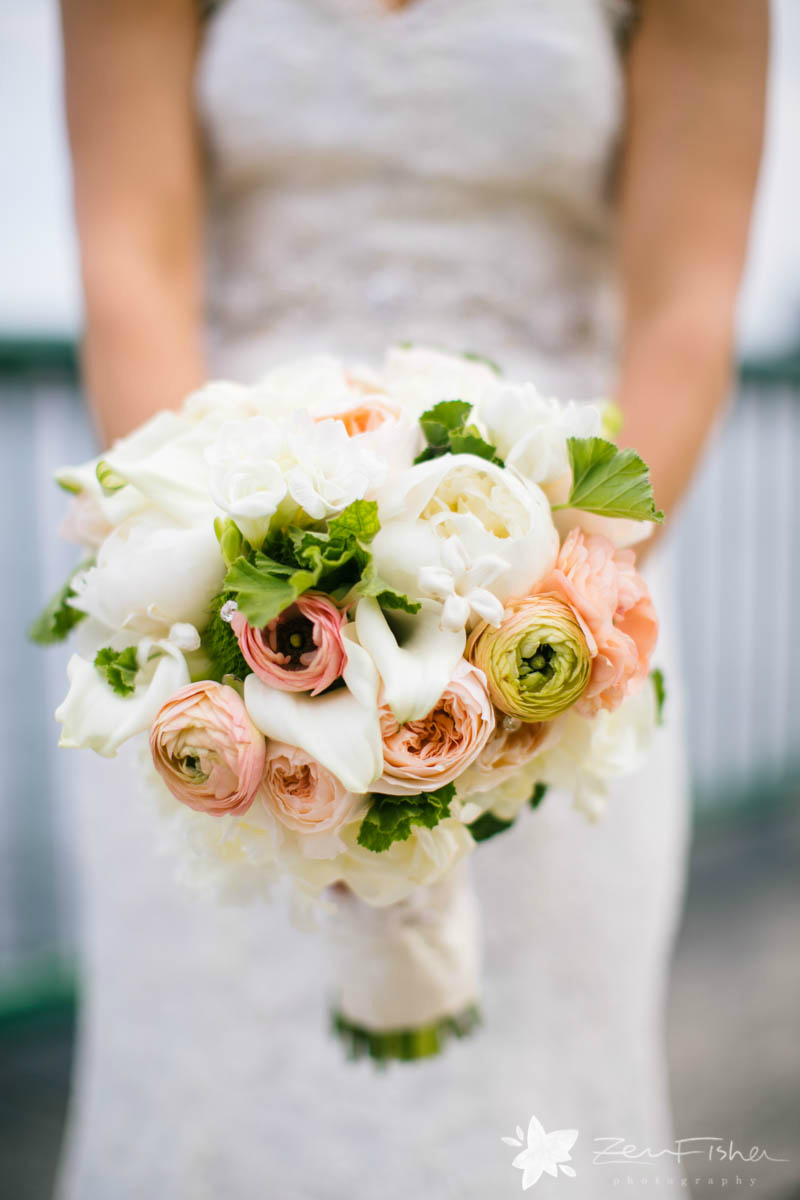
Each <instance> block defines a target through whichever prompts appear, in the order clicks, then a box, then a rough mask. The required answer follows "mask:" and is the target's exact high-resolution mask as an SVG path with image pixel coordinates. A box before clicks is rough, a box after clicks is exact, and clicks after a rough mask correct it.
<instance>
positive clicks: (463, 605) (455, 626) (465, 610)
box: [439, 594, 502, 633]
mask: <svg viewBox="0 0 800 1200" xmlns="http://www.w3.org/2000/svg"><path fill="white" fill-rule="evenodd" d="M497 603H498V604H499V603H500V601H499V600H498V602H497ZM469 607H470V606H469V601H468V600H465V599H464V597H463V596H457V595H455V594H453V595H452V596H448V597H447V599H446V600H445V602H444V608H443V609H442V616H441V620H440V622H439V628H440V629H447V630H450V632H451V633H458V631H459V630H460V629H463V628H464V626H465V625H466V623H467V621H468V620H469ZM501 608H502V605H501Z"/></svg>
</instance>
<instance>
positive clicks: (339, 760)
mask: <svg viewBox="0 0 800 1200" xmlns="http://www.w3.org/2000/svg"><path fill="white" fill-rule="evenodd" d="M342 633H343V636H344V637H345V640H346V642H347V664H346V666H345V668H344V671H343V678H344V681H345V683H346V685H347V686H346V687H345V688H339V689H337V690H335V691H333V692H328V693H326V694H325V695H322V696H315V697H314V698H313V699H312V697H310V696H307V695H302V694H299V693H297V692H281V691H278V689H277V688H273V687H270V686H269V685H268V684H266V683H264V681H263V680H261V679H259V678H258V676H257V675H248V676H247V679H246V680H245V683H244V702H245V707H246V708H247V711H248V713H249V715H250V720H251V721H252V722H253V724H254V725H255V727H256V729H260V730H261V732H262V733H263V734H265V736H266V737H269V738H273V739H274V740H275V741H278V742H286V743H288V745H290V746H299V747H300V749H302V750H305V751H307V753H308V754H311V755H313V757H314V758H316V760H317V762H320V763H322V765H323V767H327V769H328V770H329V771H331V772H332V773H333V774H334V775H335V776H336V778H337V779H338V780H339V781H340V782H341V784H342V785H343V786H344V787H345V788H347V790H348V791H349V792H367V791H369V789H370V786H371V785H372V784H373V783H374V782H375V780H376V779H378V778H380V775H381V774H382V772H383V742H382V739H381V727H380V721H379V719H378V686H379V680H378V673H377V671H376V670H375V666H374V664H373V662H372V659H371V657H370V655H369V654H367V652H366V651H365V650H364V649H363V648H362V647H361V646H360V645H359V644H358V642H357V641H356V640H355V638H354V636H353V630H352V628H351V627H349V626H345V627H344V629H343V631H342Z"/></svg>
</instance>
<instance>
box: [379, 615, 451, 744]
mask: <svg viewBox="0 0 800 1200" xmlns="http://www.w3.org/2000/svg"><path fill="white" fill-rule="evenodd" d="M440 620H441V609H440V607H439V605H438V604H436V603H434V602H433V601H423V602H422V608H421V609H420V611H419V612H418V613H415V614H414V615H413V616H412V615H410V614H408V613H398V614H396V615H395V614H394V613H393V614H392V622H393V627H392V626H390V625H389V623H388V621H387V619H386V616H385V614H384V612H383V610H382V609H381V607H380V605H379V604H378V602H377V601H376V600H373V599H372V598H371V597H364V598H363V599H362V600H359V602H358V606H357V608H356V629H357V630H358V640H359V641H360V643H361V645H362V646H363V647H364V649H365V650H367V651H368V652H369V654H370V656H371V657H372V661H373V662H374V663H375V665H376V667H377V668H378V673H379V674H380V677H381V681H382V682H383V692H384V697H385V700H386V703H387V704H388V705H389V707H390V708H391V710H392V712H393V713H394V715H395V717H396V718H397V720H398V721H400V722H401V723H404V722H405V721H413V720H417V719H418V718H420V717H424V716H426V715H427V714H428V713H429V712H430V711H431V709H432V708H433V706H434V705H435V704H436V702H437V701H438V700H439V698H440V696H441V695H442V692H443V691H444V689H445V688H446V687H447V685H448V683H449V682H450V679H451V678H452V675H453V671H454V670H455V668H456V665H457V663H458V662H459V660H460V659H461V656H462V654H463V653H464V645H465V643H466V635H465V633H464V630H463V628H462V629H461V630H460V631H459V632H452V631H449V630H442V629H440V627H439V622H440ZM395 631H396V632H395ZM398 637H399V639H400V640H399V642H398Z"/></svg>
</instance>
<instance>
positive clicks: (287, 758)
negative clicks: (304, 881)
mask: <svg viewBox="0 0 800 1200" xmlns="http://www.w3.org/2000/svg"><path fill="white" fill-rule="evenodd" d="M262 799H263V803H264V805H265V806H266V808H267V809H268V811H269V812H271V813H272V814H273V815H274V816H275V817H277V819H278V820H279V821H280V822H281V824H282V825H285V826H286V827H287V828H288V829H292V830H294V832H295V833H302V834H306V835H308V836H309V838H310V839H311V840H310V841H308V842H306V843H304V849H306V850H307V852H308V854H309V857H312V858H316V857H320V858H330V857H333V856H334V855H335V854H336V853H337V852H338V850H339V849H341V845H340V843H339V842H338V839H336V838H333V837H331V836H326V837H323V835H332V834H335V833H336V832H337V831H338V830H339V829H341V827H342V826H343V825H344V824H345V822H346V821H348V820H350V819H351V818H352V816H353V813H354V811H355V810H356V808H357V807H358V804H359V803H360V797H359V796H357V795H355V794H354V793H353V792H348V791H347V789H346V788H344V787H343V786H342V784H341V783H340V782H339V780H338V779H337V778H336V776H335V775H334V774H332V772H331V771H328V770H326V769H325V767H323V766H322V765H321V764H320V763H318V762H317V760H316V759H315V758H313V757H312V756H311V755H310V754H308V753H307V752H306V751H305V750H301V749H299V748H298V747H297V746H289V745H287V744H286V743H285V742H270V743H269V744H268V746H267V760H266V769H265V774H264V789H263V792H262Z"/></svg>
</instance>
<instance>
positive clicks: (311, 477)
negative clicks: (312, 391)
mask: <svg viewBox="0 0 800 1200" xmlns="http://www.w3.org/2000/svg"><path fill="white" fill-rule="evenodd" d="M286 442H287V447H288V452H289V458H290V460H292V461H293V465H292V466H291V467H290V468H289V469H288V471H287V473H286V482H287V485H288V489H289V493H290V495H291V497H292V499H293V500H294V501H295V502H296V503H297V504H299V505H300V507H301V508H302V509H303V511H304V512H307V513H308V515H309V516H310V517H313V518H314V520H317V521H319V520H322V519H323V518H324V517H331V516H334V515H335V514H336V513H339V512H341V511H342V509H345V508H347V506H348V504H352V503H353V501H354V500H363V499H364V497H365V496H367V495H368V494H369V493H371V492H373V491H374V490H375V488H376V487H378V486H379V485H380V484H381V483H382V482H383V480H384V478H385V476H386V466H385V464H384V463H383V462H382V461H381V460H380V459H379V458H377V457H376V456H375V455H374V454H373V453H372V452H371V450H370V449H369V448H368V446H367V445H366V444H365V442H364V441H363V440H362V439H361V438H358V437H355V438H351V437H348V435H347V431H346V430H345V428H344V426H343V425H342V424H341V422H340V421H328V420H319V421H315V420H314V419H313V418H312V417H311V416H310V415H309V414H308V413H307V412H305V411H299V412H296V413H294V414H293V415H292V416H291V417H290V418H289V419H288V421H287V432H286Z"/></svg>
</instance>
